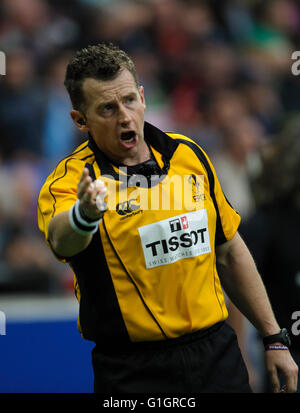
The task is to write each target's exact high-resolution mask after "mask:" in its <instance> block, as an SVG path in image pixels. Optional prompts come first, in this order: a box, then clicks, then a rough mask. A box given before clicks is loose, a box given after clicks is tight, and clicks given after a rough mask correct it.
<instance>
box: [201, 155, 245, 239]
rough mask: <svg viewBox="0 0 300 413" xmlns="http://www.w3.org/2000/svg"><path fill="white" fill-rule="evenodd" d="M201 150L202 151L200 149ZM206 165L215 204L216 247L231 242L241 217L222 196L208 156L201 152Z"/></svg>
mask: <svg viewBox="0 0 300 413" xmlns="http://www.w3.org/2000/svg"><path fill="white" fill-rule="evenodd" d="M201 150H202V149H201ZM202 152H203V154H204V156H205V158H206V160H207V163H208V165H209V169H210V172H209V173H211V175H212V179H210V185H211V186H213V187H212V188H211V195H212V198H213V201H214V203H215V208H216V211H217V228H216V241H215V243H216V245H220V244H223V243H224V242H226V241H229V240H231V239H232V238H233V237H234V235H235V234H236V232H237V230H238V228H239V225H240V223H241V216H240V214H239V213H238V211H236V210H235V209H234V207H233V206H232V205H231V203H230V202H229V200H228V199H227V198H226V195H225V194H224V192H223V190H222V187H221V184H220V181H219V179H218V176H217V174H216V171H215V168H214V166H213V164H212V162H211V160H210V159H209V157H208V155H207V154H206V153H205V152H204V151H203V150H202Z"/></svg>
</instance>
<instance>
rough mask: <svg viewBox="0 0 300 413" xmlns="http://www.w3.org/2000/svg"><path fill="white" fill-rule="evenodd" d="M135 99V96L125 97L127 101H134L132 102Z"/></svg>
mask: <svg viewBox="0 0 300 413" xmlns="http://www.w3.org/2000/svg"><path fill="white" fill-rule="evenodd" d="M134 101H135V97H134V96H127V97H126V98H125V102H126V103H132V102H134Z"/></svg>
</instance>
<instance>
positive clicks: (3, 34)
mask: <svg viewBox="0 0 300 413" xmlns="http://www.w3.org/2000/svg"><path fill="white" fill-rule="evenodd" d="M50 4H51V2H48V1H46V0H14V1H10V0H3V4H2V13H3V21H2V25H1V29H2V30H1V31H0V47H1V50H4V51H5V52H9V51H14V50H17V49H25V50H27V51H30V53H31V54H32V56H33V59H34V63H35V65H36V68H37V69H38V70H40V69H42V68H43V63H44V59H47V57H48V56H49V54H51V53H52V52H54V51H56V50H57V49H59V48H61V47H68V46H69V47H71V46H72V45H73V44H74V42H76V39H77V36H78V35H79V31H78V30H79V29H78V25H77V24H76V23H75V22H74V21H73V20H72V19H71V18H70V17H66V16H63V15H61V14H59V13H58V9H57V8H52V7H51V6H50Z"/></svg>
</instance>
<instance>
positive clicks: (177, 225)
mask: <svg viewBox="0 0 300 413" xmlns="http://www.w3.org/2000/svg"><path fill="white" fill-rule="evenodd" d="M169 224H170V229H171V232H176V231H181V230H182V229H187V228H188V227H189V224H188V221H187V217H186V216H184V217H181V218H180V219H179V218H175V219H171V220H170V221H169Z"/></svg>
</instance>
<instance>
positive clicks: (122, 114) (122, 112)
mask: <svg viewBox="0 0 300 413" xmlns="http://www.w3.org/2000/svg"><path fill="white" fill-rule="evenodd" d="M130 121H131V116H130V113H129V110H128V109H127V108H126V107H125V106H124V105H120V106H119V122H120V124H121V125H122V126H123V125H124V126H126V125H128V124H129V123H130Z"/></svg>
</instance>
